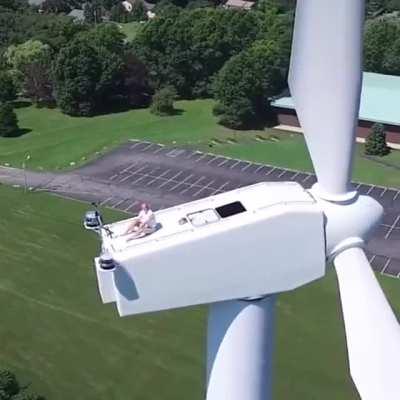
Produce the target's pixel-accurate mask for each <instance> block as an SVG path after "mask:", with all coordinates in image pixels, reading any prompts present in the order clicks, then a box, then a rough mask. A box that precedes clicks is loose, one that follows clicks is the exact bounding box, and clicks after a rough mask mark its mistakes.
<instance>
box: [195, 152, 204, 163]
mask: <svg viewBox="0 0 400 400" xmlns="http://www.w3.org/2000/svg"><path fill="white" fill-rule="evenodd" d="M206 157H207V154H203V155H202V156H201V157H199V158H198V159H197V160H195V162H199V161H201V160H203V159H204V158H206Z"/></svg>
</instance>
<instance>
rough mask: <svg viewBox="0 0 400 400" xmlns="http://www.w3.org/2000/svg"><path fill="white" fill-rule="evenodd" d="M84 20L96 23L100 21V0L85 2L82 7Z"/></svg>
mask: <svg viewBox="0 0 400 400" xmlns="http://www.w3.org/2000/svg"><path fill="white" fill-rule="evenodd" d="M83 13H84V16H85V21H86V22H88V23H93V24H98V23H100V22H101V17H102V7H101V2H100V0H91V1H88V2H87V3H85V5H84V7H83Z"/></svg>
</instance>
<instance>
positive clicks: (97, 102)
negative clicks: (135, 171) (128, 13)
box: [0, 0, 400, 129]
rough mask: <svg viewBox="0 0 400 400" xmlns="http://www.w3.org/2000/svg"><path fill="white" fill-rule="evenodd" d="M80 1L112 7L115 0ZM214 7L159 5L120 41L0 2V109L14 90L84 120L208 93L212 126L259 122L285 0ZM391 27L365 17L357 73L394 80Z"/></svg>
mask: <svg viewBox="0 0 400 400" xmlns="http://www.w3.org/2000/svg"><path fill="white" fill-rule="evenodd" d="M46 1H50V0H46ZM52 1H53V0H52ZM54 1H55V0H54ZM57 1H58V0H57ZM63 1H64V0H63ZM65 1H67V0H65ZM68 1H69V3H68V4H72V3H71V1H77V0H68ZM138 1H139V2H140V0H138ZM376 3H382V4H383V6H382V5H379V4H376ZM394 3H396V2H395V1H394V0H393V1H384V2H383V0H382V2H379V1H377V2H372V1H369V2H368V4H367V12H368V13H369V14H371V15H372V14H373V15H375V14H374V12H373V10H374V9H380V8H379V7H385V10H389V8H388V7H389V6H390V7H395V5H394ZM88 4H90V5H91V6H93V7H97V6H96V4H101V5H102V7H103V6H104V7H105V6H107V7H108V8H109V9H112V7H115V6H117V5H118V4H120V2H116V0H101V2H100V0H91V1H90V2H89V3H88ZM218 5H219V0H192V1H186V0H185V1H184V0H174V1H173V2H172V1H167V0H162V1H160V2H158V3H157V4H156V7H155V11H156V15H157V17H156V18H154V19H153V20H150V21H147V22H146V23H144V24H142V26H141V28H140V29H139V31H138V34H137V35H136V37H135V38H134V39H133V41H131V42H130V43H128V42H127V41H126V38H125V36H124V34H123V33H122V32H121V30H120V28H119V27H118V25H117V24H114V23H111V22H108V23H94V22H93V21H89V23H76V22H74V21H73V20H72V19H71V18H69V17H67V16H65V15H63V14H62V13H58V14H55V13H51V12H50V13H44V14H39V13H37V12H36V11H34V10H32V9H30V8H29V6H27V4H26V2H25V0H2V3H1V6H0V83H1V84H0V103H2V104H3V106H4V107H6V108H7V107H8V108H10V103H11V102H12V101H13V100H15V98H16V96H17V94H18V95H19V96H22V97H24V98H28V99H30V100H31V101H32V103H34V104H36V105H37V106H39V107H55V106H57V107H59V108H60V110H61V111H62V112H64V113H66V114H68V115H72V116H92V115H95V114H99V113H108V112H112V111H113V110H116V109H129V108H136V107H147V106H148V105H150V104H151V101H152V98H153V96H154V94H156V93H157V96H155V97H154V100H155V101H160V105H159V107H158V106H155V107H153V108H152V109H153V110H160V109H163V110H164V111H162V112H161V113H162V114H165V110H167V109H170V110H172V109H173V107H172V108H171V107H167V108H165V106H164V105H163V104H165V102H168V104H170V102H171V99H175V98H186V99H194V98H205V97H208V98H209V97H213V98H214V99H215V100H216V105H215V109H214V112H215V114H216V115H217V117H218V119H219V122H220V123H221V124H224V125H226V126H229V127H232V128H237V129H240V128H247V127H249V126H251V125H252V124H253V125H254V124H258V123H261V124H263V123H265V121H266V120H268V118H269V116H270V113H269V102H270V99H271V97H273V96H275V95H277V94H278V93H279V92H280V91H281V90H282V89H284V87H285V84H286V76H287V71H288V66H289V58H290V45H291V36H292V26H293V18H294V5H295V2H294V0H259V1H258V2H257V3H256V6H255V7H254V8H253V9H252V10H250V11H243V10H230V9H225V8H222V7H219V6H218ZM374 7H375V8H374ZM398 22H399V20H398V19H396V18H383V17H381V16H380V17H379V18H377V17H376V18H375V17H374V18H371V19H368V20H367V23H366V29H365V68H366V70H368V71H374V72H382V73H390V74H400V61H399V60H400V54H399V52H400V25H399V23H398ZM159 91H161V93H158V92H159ZM163 102H164V103H163ZM6 104H7V106H6ZM3 111H4V110H3ZM6 111H7V112H6V114H7V113H9V110H6ZM1 115H2V114H1V110H0V118H1ZM9 119H10V118H9ZM11 120H13V118H11Z"/></svg>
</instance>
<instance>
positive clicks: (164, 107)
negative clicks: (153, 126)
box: [150, 87, 176, 116]
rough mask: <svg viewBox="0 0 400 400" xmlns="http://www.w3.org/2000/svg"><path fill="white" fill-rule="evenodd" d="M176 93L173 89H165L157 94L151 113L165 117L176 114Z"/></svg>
mask: <svg viewBox="0 0 400 400" xmlns="http://www.w3.org/2000/svg"><path fill="white" fill-rule="evenodd" d="M175 98H176V91H175V89H173V88H172V87H165V88H163V89H160V90H159V91H158V92H156V93H155V94H154V96H153V100H152V102H151V107H150V112H151V113H153V114H155V115H160V116H165V115H171V114H173V113H174V111H175V109H174V100H175Z"/></svg>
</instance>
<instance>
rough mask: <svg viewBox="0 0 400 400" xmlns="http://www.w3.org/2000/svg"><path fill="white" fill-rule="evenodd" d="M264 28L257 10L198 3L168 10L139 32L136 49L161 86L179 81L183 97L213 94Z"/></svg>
mask: <svg viewBox="0 0 400 400" xmlns="http://www.w3.org/2000/svg"><path fill="white" fill-rule="evenodd" d="M170 11H172V9H171V10H170ZM259 32H260V21H259V18H258V15H257V14H256V13H252V12H251V13H245V12H240V11H233V10H223V9H212V8H198V9H194V10H184V11H176V12H175V14H174V15H171V14H170V13H169V12H168V13H166V14H162V15H161V16H160V17H158V18H156V19H154V20H153V21H151V22H150V23H149V24H147V25H146V26H145V27H144V28H143V29H142V30H141V31H140V32H139V33H138V35H137V36H136V39H135V40H134V42H133V48H134V50H135V52H136V54H137V55H138V56H139V58H141V59H142V60H143V61H144V63H145V64H147V65H148V66H149V68H150V76H151V79H152V82H153V84H154V86H155V87H156V88H159V87H163V86H166V85H173V86H174V87H175V88H176V90H177V93H178V95H180V96H183V97H199V96H208V95H210V93H211V90H210V89H211V87H210V83H211V81H212V78H213V77H214V76H215V74H216V73H217V72H218V71H219V70H220V69H221V68H222V66H223V65H224V63H225V62H226V61H227V60H228V59H229V58H230V57H231V56H233V55H235V54H237V53H239V52H240V51H241V50H243V49H245V48H246V47H248V46H249V45H250V44H251V43H252V42H253V41H254V40H255V39H256V38H257V36H258V35H259Z"/></svg>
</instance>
